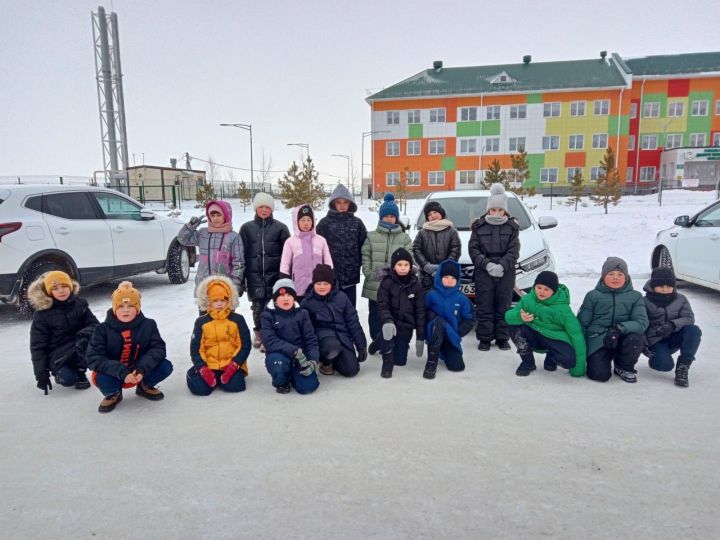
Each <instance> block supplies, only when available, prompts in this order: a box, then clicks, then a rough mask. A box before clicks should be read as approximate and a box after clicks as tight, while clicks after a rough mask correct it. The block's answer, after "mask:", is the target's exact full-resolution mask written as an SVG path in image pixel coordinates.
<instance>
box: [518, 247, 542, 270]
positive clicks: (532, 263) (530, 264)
mask: <svg viewBox="0 0 720 540" xmlns="http://www.w3.org/2000/svg"><path fill="white" fill-rule="evenodd" d="M548 259H549V256H548V252H547V250H546V249H543V250H542V251H541V252H539V253H536V254H535V255H533V256H532V257H529V258H527V259H525V260H524V261H520V263H519V266H520V268H521V269H522V270H523V272H532V271H533V270H535V269H537V268H542V267H543V266H546V265H547V263H548Z"/></svg>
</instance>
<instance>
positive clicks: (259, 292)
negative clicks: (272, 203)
mask: <svg viewBox="0 0 720 540" xmlns="http://www.w3.org/2000/svg"><path fill="white" fill-rule="evenodd" d="M240 236H241V238H242V243H243V248H244V249H245V283H246V290H247V293H248V296H249V297H250V300H254V301H258V302H261V303H265V302H266V301H267V300H268V299H269V298H271V297H272V288H273V285H274V284H275V282H276V281H277V280H278V278H279V274H280V256H281V255H282V251H283V245H284V244H285V240H287V239H288V238H289V237H290V232H289V231H288V228H287V227H286V226H285V224H283V223H281V222H279V221H277V220H275V219H274V218H273V217H272V216H270V217H268V218H267V219H261V218H260V217H258V215H257V214H255V217H254V218H253V219H252V221H248V222H247V223H245V224H243V226H242V227H241V228H240Z"/></svg>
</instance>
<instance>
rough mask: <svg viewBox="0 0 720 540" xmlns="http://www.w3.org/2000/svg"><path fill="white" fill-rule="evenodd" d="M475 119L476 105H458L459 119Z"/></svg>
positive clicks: (466, 120)
mask: <svg viewBox="0 0 720 540" xmlns="http://www.w3.org/2000/svg"><path fill="white" fill-rule="evenodd" d="M475 120H477V107H460V121H461V122H472V121H475Z"/></svg>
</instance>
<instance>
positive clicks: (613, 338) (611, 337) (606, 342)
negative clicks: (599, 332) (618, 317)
mask: <svg viewBox="0 0 720 540" xmlns="http://www.w3.org/2000/svg"><path fill="white" fill-rule="evenodd" d="M620 336H622V332H621V331H620V329H619V328H617V327H616V326H614V327H612V328H611V329H610V330H608V331H607V333H606V334H605V338H604V339H603V346H604V347H605V348H606V349H609V350H611V351H614V350H615V349H617V346H618V344H619V343H620Z"/></svg>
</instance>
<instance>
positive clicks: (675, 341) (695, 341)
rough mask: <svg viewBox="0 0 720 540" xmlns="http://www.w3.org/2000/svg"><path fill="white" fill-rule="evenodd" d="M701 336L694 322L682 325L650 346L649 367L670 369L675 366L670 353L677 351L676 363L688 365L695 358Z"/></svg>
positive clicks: (659, 369) (661, 369)
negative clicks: (678, 352)
mask: <svg viewBox="0 0 720 540" xmlns="http://www.w3.org/2000/svg"><path fill="white" fill-rule="evenodd" d="M701 337H702V331H701V330H700V328H699V327H697V326H695V325H694V324H689V325H687V326H683V327H682V328H681V329H680V330H678V331H677V332H673V333H672V334H670V336H669V337H667V338H665V339H663V340H661V341H658V342H657V343H655V344H654V345H653V346H652V347H650V352H651V353H652V356H651V358H650V362H649V365H650V367H651V368H652V369H655V370H657V371H670V370H672V368H673V367H675V362H674V361H673V357H672V355H673V353H676V352H677V351H680V357H679V358H678V363H683V364H685V365H688V366H689V365H690V364H692V362H693V360H695V353H696V352H697V350H698V347H699V346H700V338H701Z"/></svg>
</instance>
